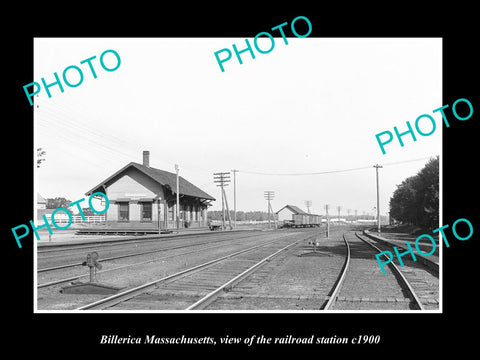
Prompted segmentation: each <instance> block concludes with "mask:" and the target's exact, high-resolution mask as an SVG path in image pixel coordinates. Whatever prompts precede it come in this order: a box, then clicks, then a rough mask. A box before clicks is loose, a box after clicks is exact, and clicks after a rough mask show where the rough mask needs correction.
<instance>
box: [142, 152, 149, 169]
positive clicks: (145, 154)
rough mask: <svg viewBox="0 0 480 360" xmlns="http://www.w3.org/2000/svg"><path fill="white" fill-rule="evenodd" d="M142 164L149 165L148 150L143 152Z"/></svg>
mask: <svg viewBox="0 0 480 360" xmlns="http://www.w3.org/2000/svg"><path fill="white" fill-rule="evenodd" d="M143 165H145V166H148V167H150V151H144V152H143Z"/></svg>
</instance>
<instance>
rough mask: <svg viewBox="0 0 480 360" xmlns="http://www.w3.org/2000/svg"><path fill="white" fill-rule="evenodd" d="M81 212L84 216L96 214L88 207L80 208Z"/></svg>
mask: <svg viewBox="0 0 480 360" xmlns="http://www.w3.org/2000/svg"><path fill="white" fill-rule="evenodd" d="M82 212H83V214H84V215H85V216H95V215H96V214H95V213H94V212H93V211H92V209H90V208H89V207H86V208H82Z"/></svg>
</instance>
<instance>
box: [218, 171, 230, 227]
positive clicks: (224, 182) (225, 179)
mask: <svg viewBox="0 0 480 360" xmlns="http://www.w3.org/2000/svg"><path fill="white" fill-rule="evenodd" d="M213 182H215V183H217V184H219V185H217V186H220V187H221V188H222V229H223V230H225V206H226V207H227V215H228V223H229V225H230V230H232V221H231V219H230V210H229V209H228V202H227V195H226V194H225V186H228V183H229V182H230V173H229V172H220V173H214V174H213Z"/></svg>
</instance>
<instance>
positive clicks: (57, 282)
mask: <svg viewBox="0 0 480 360" xmlns="http://www.w3.org/2000/svg"><path fill="white" fill-rule="evenodd" d="M242 239H243V238H242ZM229 240H232V239H229ZM225 241H227V240H225ZM217 242H221V241H211V242H205V243H201V244H196V245H203V244H208V243H217ZM234 245H241V244H234ZM222 246H224V245H223V244H220V245H215V246H209V247H205V248H201V249H195V250H190V251H186V252H182V253H180V254H173V255H168V256H163V257H160V258H155V259H151V260H147V261H141V262H137V263H133V264H127V265H122V266H117V267H115V268H112V269H105V270H100V271H97V275H99V274H104V273H106V272H110V271H116V270H121V269H125V268H128V267H132V266H138V265H144V264H148V263H151V262H155V261H161V260H165V259H168V258H172V257H176V256H182V255H188V254H192V253H197V252H199V251H205V250H210V249H216V248H219V247H222ZM88 276H90V274H84V275H76V276H72V277H69V278H63V279H59V280H53V281H50V282H47V283H43V284H39V285H37V289H40V288H44V287H48V286H53V285H58V284H62V283H66V282H69V281H73V280H78V279H80V278H83V277H88Z"/></svg>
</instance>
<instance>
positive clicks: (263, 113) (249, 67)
mask: <svg viewBox="0 0 480 360" xmlns="http://www.w3.org/2000/svg"><path fill="white" fill-rule="evenodd" d="M261 40H262V41H265V42H262V41H260V42H259V46H260V48H262V49H267V48H268V47H269V45H270V43H269V40H268V39H267V38H265V39H261ZM249 41H250V43H253V39H249ZM232 44H236V45H237V48H238V49H243V48H245V46H246V45H245V39H244V38H36V39H35V40H34V79H32V82H33V81H36V82H39V83H40V82H41V78H45V81H46V83H47V84H48V83H51V82H53V81H54V75H53V73H54V72H57V74H58V76H59V77H60V78H62V73H63V71H64V69H65V68H66V67H68V66H70V65H75V66H78V67H80V68H81V69H82V71H83V75H84V80H83V82H82V83H81V84H80V85H79V86H78V87H68V86H66V85H65V84H64V83H63V80H61V81H62V83H63V86H64V92H63V93H61V92H60V90H59V88H58V86H52V87H51V88H50V92H51V95H52V97H51V98H49V97H48V96H47V94H46V91H45V89H43V88H42V90H41V91H40V93H39V94H38V97H35V99H34V101H35V104H34V129H35V137H34V141H35V149H36V148H39V147H41V148H42V149H43V150H45V151H46V156H45V161H44V162H43V163H42V164H41V167H40V168H38V169H37V168H36V166H35V164H34V166H35V178H34V183H35V185H36V192H38V193H40V194H41V195H42V196H43V197H44V198H52V197H66V198H68V199H69V200H72V201H75V200H78V199H80V198H82V197H85V195H84V194H85V192H87V191H88V190H90V189H91V188H92V187H94V186H95V185H97V184H99V183H100V182H101V181H102V180H104V179H106V178H107V177H109V176H110V175H112V174H113V173H114V172H116V171H118V170H119V169H121V168H122V167H124V166H125V165H126V164H128V163H129V162H131V161H134V162H138V163H141V162H142V152H143V151H144V150H149V151H150V165H151V166H152V167H156V168H159V169H162V170H166V171H170V172H172V173H174V172H175V164H178V165H179V168H180V175H181V176H182V177H184V178H186V179H187V180H189V181H190V182H192V183H193V184H195V185H196V186H198V187H200V188H201V189H203V190H204V191H206V192H207V193H208V194H210V195H212V196H213V197H215V198H216V199H217V201H215V202H213V206H212V207H211V208H210V210H221V194H220V189H219V188H218V187H217V186H216V185H215V184H214V182H213V173H214V172H227V171H231V170H232V169H238V170H239V172H237V173H236V185H237V186H236V194H237V196H236V198H237V210H242V211H254V210H263V211H267V202H266V200H265V199H264V191H266V190H269V191H274V192H275V198H274V200H273V201H272V207H273V209H274V210H275V211H277V210H279V209H280V208H282V207H283V206H285V205H287V204H291V205H296V206H299V207H300V208H302V209H305V210H306V207H305V201H306V200H310V201H311V202H312V206H311V208H310V210H311V212H312V213H317V214H324V206H325V204H329V205H330V209H335V214H336V208H337V206H341V213H342V214H346V213H347V211H348V210H349V209H350V210H351V214H353V213H354V211H355V210H357V211H358V214H359V215H360V214H363V213H372V214H373V213H374V210H373V208H374V207H375V206H376V178H375V169H374V168H373V165H375V164H380V165H384V167H383V168H381V169H379V179H380V212H381V214H382V215H386V214H387V213H388V201H389V199H390V197H391V196H392V194H393V192H394V191H395V189H396V186H397V185H398V184H400V183H401V182H402V181H403V180H404V179H405V178H407V177H409V176H412V175H415V174H416V173H417V172H418V171H419V170H420V169H421V168H422V167H423V166H424V165H425V163H426V162H427V161H428V158H429V157H434V156H436V155H440V154H441V148H442V140H441V139H442V131H443V125H442V120H441V115H440V114H439V113H435V114H434V113H433V112H432V111H433V109H437V108H439V107H441V106H442V105H444V104H443V103H442V40H441V39H440V38H351V39H350V38H309V37H307V38H288V45H286V44H285V43H284V42H283V40H282V38H275V47H274V49H273V50H272V51H271V52H270V53H268V54H260V53H259V52H258V51H256V49H255V48H253V51H254V53H255V59H252V58H251V56H250V54H249V53H248V52H245V53H243V54H242V60H243V64H242V65H241V64H239V62H238V61H237V59H236V58H235V54H233V56H232V58H231V59H230V60H229V61H227V62H225V63H224V64H223V66H224V68H225V71H224V72H222V71H221V70H220V67H219V65H218V64H217V61H216V59H215V55H214V53H215V52H216V51H218V50H221V49H224V48H229V49H230V51H232V53H233V50H232ZM109 49H112V50H115V51H116V52H117V53H118V54H119V56H120V58H121V64H120V66H119V68H118V69H117V70H115V71H112V72H107V71H105V70H103V68H102V67H101V66H100V63H99V58H100V55H101V54H102V53H103V52H104V51H105V50H109ZM92 56H96V59H94V60H92V65H93V66H94V68H95V71H96V74H97V78H96V79H94V78H93V76H92V74H91V72H90V70H89V67H88V64H83V65H82V64H80V62H81V61H83V60H85V59H88V58H90V57H92ZM222 56H223V55H222ZM104 60H105V64H106V66H107V67H113V66H115V65H116V59H115V57H114V56H113V55H112V54H111V53H108V54H106V55H105V58H104ZM68 79H69V81H71V82H72V83H75V82H77V81H78V80H79V79H78V78H76V73H75V71H74V70H73V71H72V70H70V71H69V72H68ZM25 100H26V104H27V105H29V104H28V100H27V98H26V99H25ZM422 114H428V115H430V116H432V117H433V118H434V119H435V120H436V124H437V128H436V131H435V132H434V133H433V134H432V135H431V136H427V137H423V136H419V135H418V134H416V135H417V141H416V142H414V141H413V140H412V138H411V137H410V136H409V135H406V136H404V137H403V140H404V142H405V146H404V147H401V146H400V144H399V143H398V141H397V140H396V139H394V141H392V143H390V144H388V145H386V147H385V149H386V154H385V155H384V154H382V152H381V150H380V147H379V145H378V143H377V141H376V138H375V135H376V134H378V133H380V132H382V131H387V130H388V131H391V132H392V133H393V127H394V126H397V127H398V129H399V131H406V130H407V125H406V122H407V121H409V122H410V123H411V125H412V127H414V124H415V120H416V119H417V117H418V116H420V115H422ZM424 120H425V119H424ZM420 128H421V129H423V131H424V132H428V131H429V130H430V129H431V125H430V124H429V123H428V121H427V122H423V121H422V122H421V123H420ZM358 168H361V169H358ZM351 169H357V170H351ZM338 170H350V171H344V172H335V173H324V174H312V173H323V172H330V171H338ZM231 178H232V180H233V174H232V176H231ZM226 191H227V196H228V202H229V206H230V208H231V209H233V181H232V183H231V184H230V185H229V186H228V187H227V188H226ZM330 213H332V212H331V211H330Z"/></svg>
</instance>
